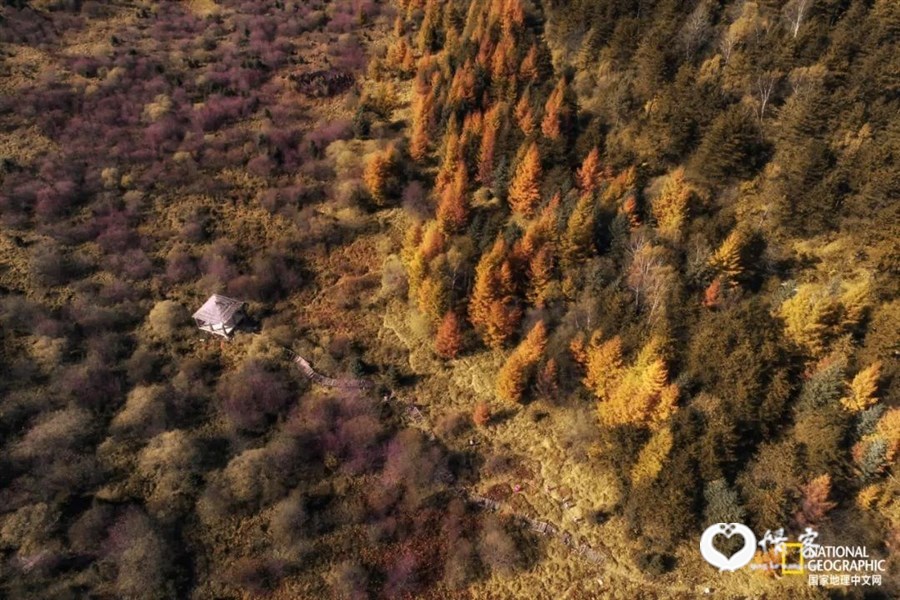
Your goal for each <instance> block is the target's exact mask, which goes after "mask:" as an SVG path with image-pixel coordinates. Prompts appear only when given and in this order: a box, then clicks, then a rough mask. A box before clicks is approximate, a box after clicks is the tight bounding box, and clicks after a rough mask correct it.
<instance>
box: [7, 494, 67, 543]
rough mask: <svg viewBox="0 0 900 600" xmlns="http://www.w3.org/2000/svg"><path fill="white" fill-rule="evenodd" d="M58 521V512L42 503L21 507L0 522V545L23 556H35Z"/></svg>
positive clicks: (47, 539)
mask: <svg viewBox="0 0 900 600" xmlns="http://www.w3.org/2000/svg"><path fill="white" fill-rule="evenodd" d="M58 520H59V511H58V510H57V509H56V508H54V507H52V506H49V505H47V504H45V503H43V502H40V503H37V504H30V505H27V506H23V507H22V508H20V509H18V510H16V511H15V512H13V513H10V514H8V515H6V516H5V517H4V518H3V520H2V522H0V523H2V524H0V545H2V546H3V547H4V548H11V549H15V550H17V551H18V552H19V554H20V555H23V556H27V555H31V554H35V553H37V552H39V551H41V550H42V549H44V548H45V547H46V544H47V542H48V541H49V540H50V538H51V537H52V535H53V531H54V529H55V528H56V525H57V522H58Z"/></svg>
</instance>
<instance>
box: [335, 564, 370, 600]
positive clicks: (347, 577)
mask: <svg viewBox="0 0 900 600" xmlns="http://www.w3.org/2000/svg"><path fill="white" fill-rule="evenodd" d="M328 579H329V581H330V582H331V589H332V590H333V591H334V594H335V595H336V596H337V597H339V598H347V599H348V600H365V599H366V598H368V597H369V594H368V592H367V588H368V585H369V574H368V573H367V572H366V570H365V568H363V566H362V565H360V564H359V563H358V562H357V561H353V560H346V561H344V562H342V563H338V564H337V565H335V566H334V568H332V570H331V573H330V574H329V577H328Z"/></svg>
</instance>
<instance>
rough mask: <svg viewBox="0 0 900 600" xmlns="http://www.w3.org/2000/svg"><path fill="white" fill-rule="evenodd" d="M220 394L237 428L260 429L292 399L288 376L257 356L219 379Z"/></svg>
mask: <svg viewBox="0 0 900 600" xmlns="http://www.w3.org/2000/svg"><path fill="white" fill-rule="evenodd" d="M216 391H217V395H218V397H219V399H220V400H221V402H222V410H223V412H224V413H225V416H226V417H227V418H228V420H229V421H230V422H231V424H232V425H234V426H235V427H237V428H238V429H243V430H247V431H258V430H260V429H261V428H263V427H264V426H265V424H266V421H267V419H268V417H270V416H272V415H274V414H276V413H278V412H279V411H280V410H281V409H283V408H284V406H285V405H286V404H287V403H288V402H289V401H290V399H291V392H290V388H289V386H288V383H287V380H286V379H285V377H284V375H283V374H282V373H281V372H279V371H270V370H269V369H267V367H266V365H265V364H264V363H262V362H260V361H258V360H248V361H246V362H245V363H244V364H243V365H242V366H241V367H240V368H239V369H238V370H237V371H233V372H231V373H229V374H228V375H226V376H225V377H224V378H222V380H221V381H220V382H219V386H218V388H217V390H216Z"/></svg>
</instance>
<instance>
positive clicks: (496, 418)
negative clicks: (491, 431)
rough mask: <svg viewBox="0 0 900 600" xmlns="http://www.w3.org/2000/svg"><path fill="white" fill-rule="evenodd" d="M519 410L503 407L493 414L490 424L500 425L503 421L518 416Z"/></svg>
mask: <svg viewBox="0 0 900 600" xmlns="http://www.w3.org/2000/svg"><path fill="white" fill-rule="evenodd" d="M518 412H519V411H518V410H516V409H514V408H503V409H501V410H499V411H497V412H495V413H494V414H492V415H491V418H490V420H489V421H488V425H500V424H501V423H505V422H506V421H509V420H510V419H512V418H513V417H514V416H516V414H517V413H518Z"/></svg>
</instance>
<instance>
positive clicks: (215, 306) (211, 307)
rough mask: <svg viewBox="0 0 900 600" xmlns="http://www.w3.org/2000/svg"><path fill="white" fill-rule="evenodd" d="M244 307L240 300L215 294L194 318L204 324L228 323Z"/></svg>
mask: <svg viewBox="0 0 900 600" xmlns="http://www.w3.org/2000/svg"><path fill="white" fill-rule="evenodd" d="M243 306H244V303H243V302H241V301H240V300H235V299H234V298H229V297H228V296H221V295H219V294H213V295H212V296H210V297H209V299H208V300H207V301H206V302H204V303H203V306H201V307H200V310H198V311H197V312H195V313H194V318H195V319H197V320H199V321H203V322H204V323H227V322H228V321H229V320H230V319H231V318H232V317H233V316H234V313H236V312H238V311H239V310H241V308H242V307H243Z"/></svg>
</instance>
